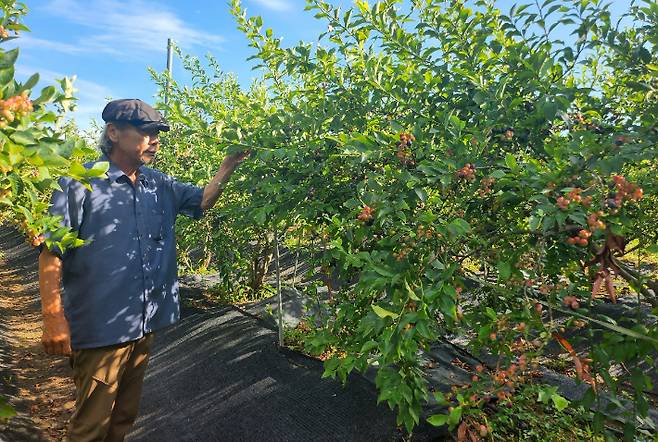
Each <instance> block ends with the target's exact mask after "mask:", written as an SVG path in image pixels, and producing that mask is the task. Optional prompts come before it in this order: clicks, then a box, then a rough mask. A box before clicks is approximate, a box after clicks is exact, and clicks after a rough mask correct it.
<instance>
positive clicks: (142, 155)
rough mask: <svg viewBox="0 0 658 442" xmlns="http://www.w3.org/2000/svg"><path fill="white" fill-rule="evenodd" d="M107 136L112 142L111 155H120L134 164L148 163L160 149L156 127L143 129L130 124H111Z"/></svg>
mask: <svg viewBox="0 0 658 442" xmlns="http://www.w3.org/2000/svg"><path fill="white" fill-rule="evenodd" d="M109 136H110V139H111V140H112V142H113V144H114V148H113V149H112V156H115V155H120V156H121V157H122V159H123V160H124V161H126V162H129V163H132V164H133V165H135V166H141V165H142V164H148V163H150V162H151V161H152V160H153V158H155V154H156V153H157V152H158V149H160V135H159V131H158V129H148V130H143V129H140V128H138V127H136V126H133V125H132V124H126V125H125V126H122V127H119V126H115V125H112V128H111V129H110V133H109Z"/></svg>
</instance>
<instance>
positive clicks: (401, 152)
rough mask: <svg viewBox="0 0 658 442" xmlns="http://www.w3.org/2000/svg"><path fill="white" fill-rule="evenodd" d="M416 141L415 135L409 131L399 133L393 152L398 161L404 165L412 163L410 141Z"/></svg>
mask: <svg viewBox="0 0 658 442" xmlns="http://www.w3.org/2000/svg"><path fill="white" fill-rule="evenodd" d="M413 141H416V137H414V134H411V133H409V134H408V133H401V134H400V143H399V144H398V151H397V153H396V154H395V156H396V157H397V159H398V160H399V161H400V163H402V164H404V165H405V166H406V165H414V164H416V162H415V161H414V158H413V154H412V153H411V149H410V148H411V143H412V142H413Z"/></svg>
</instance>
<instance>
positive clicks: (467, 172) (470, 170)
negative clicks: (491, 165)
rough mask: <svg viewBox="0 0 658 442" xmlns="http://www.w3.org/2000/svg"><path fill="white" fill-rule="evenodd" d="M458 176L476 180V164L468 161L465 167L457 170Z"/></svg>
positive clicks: (467, 179) (471, 180)
mask: <svg viewBox="0 0 658 442" xmlns="http://www.w3.org/2000/svg"><path fill="white" fill-rule="evenodd" d="M457 177H458V178H464V179H465V180H466V181H470V182H473V181H475V166H474V165H473V164H471V163H466V165H465V166H464V167H462V168H461V169H459V170H458V171H457Z"/></svg>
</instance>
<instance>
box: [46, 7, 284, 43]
mask: <svg viewBox="0 0 658 442" xmlns="http://www.w3.org/2000/svg"><path fill="white" fill-rule="evenodd" d="M276 1H279V0H276ZM45 8H46V10H47V11H48V12H49V13H50V14H52V15H53V16H56V17H59V18H61V19H64V20H66V21H68V22H70V23H74V24H76V25H79V26H83V27H86V28H88V29H89V30H90V31H91V34H90V35H85V36H84V37H80V38H79V40H78V41H77V42H75V44H68V43H59V42H52V41H47V42H46V43H45V44H44V45H43V46H42V47H48V48H50V49H53V50H59V51H61V52H65V53H77V52H95V53H105V54H111V55H122V56H140V55H146V54H147V53H149V52H157V53H160V52H164V51H166V46H167V38H169V37H171V38H173V39H174V41H176V43H177V44H178V45H179V46H180V47H182V48H190V47H193V46H200V47H206V48H215V49H217V47H218V46H219V45H221V43H222V42H223V41H224V38H223V37H222V36H220V35H217V34H211V33H208V32H204V31H201V30H198V29H195V27H194V26H193V25H191V24H188V23H186V22H184V21H183V20H181V19H180V18H179V17H177V16H176V14H174V13H173V12H172V11H170V10H167V9H166V8H165V7H164V6H163V5H162V4H157V3H156V2H153V1H151V0H136V1H125V0H98V1H93V2H90V1H86V0H50V1H49V2H48V3H47V4H46V7H45Z"/></svg>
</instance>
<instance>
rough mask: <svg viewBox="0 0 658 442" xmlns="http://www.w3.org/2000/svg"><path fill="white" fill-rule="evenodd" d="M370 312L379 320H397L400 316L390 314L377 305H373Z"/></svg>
mask: <svg viewBox="0 0 658 442" xmlns="http://www.w3.org/2000/svg"><path fill="white" fill-rule="evenodd" d="M372 310H373V311H374V312H375V314H376V315H377V316H379V317H380V318H386V317H390V318H393V319H397V318H398V317H399V316H400V315H398V314H397V313H393V312H390V311H388V310H386V309H385V308H382V307H380V306H378V305H373V306H372Z"/></svg>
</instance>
